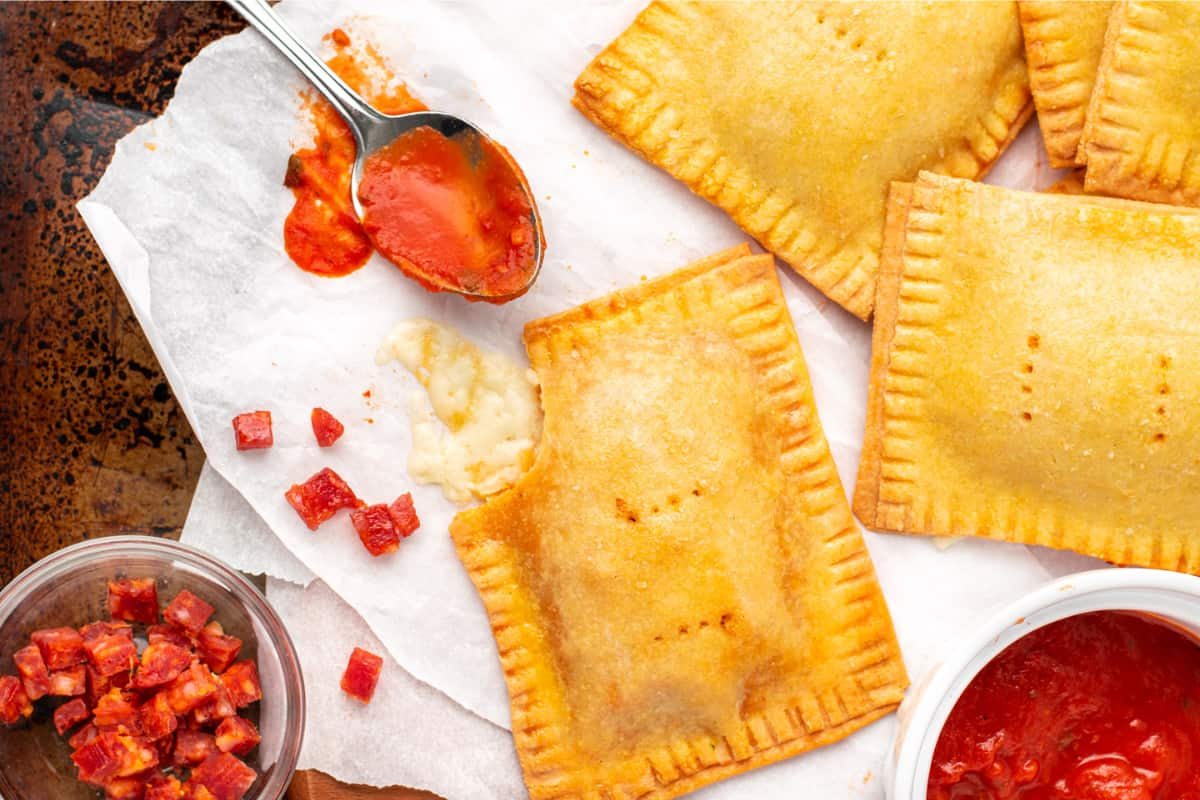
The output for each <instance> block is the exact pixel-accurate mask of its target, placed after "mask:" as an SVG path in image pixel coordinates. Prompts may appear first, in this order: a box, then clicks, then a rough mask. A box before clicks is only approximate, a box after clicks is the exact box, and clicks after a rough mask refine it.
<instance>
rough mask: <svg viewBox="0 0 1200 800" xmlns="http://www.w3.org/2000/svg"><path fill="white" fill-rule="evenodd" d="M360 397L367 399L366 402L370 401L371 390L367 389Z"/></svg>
mask: <svg viewBox="0 0 1200 800" xmlns="http://www.w3.org/2000/svg"><path fill="white" fill-rule="evenodd" d="M362 396H363V397H365V398H367V399H368V400H370V399H371V390H370V389H367V390H366V391H365V392H363V394H362Z"/></svg>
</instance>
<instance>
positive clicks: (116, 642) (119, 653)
mask: <svg viewBox="0 0 1200 800" xmlns="http://www.w3.org/2000/svg"><path fill="white" fill-rule="evenodd" d="M83 649H84V650H86V651H87V657H88V662H89V663H90V665H91V666H92V667H93V668H94V669H95V670H96V672H97V673H99V674H100V675H101V676H104V677H108V676H109V675H116V674H117V673H118V672H129V670H131V669H133V665H134V664H136V663H137V657H138V655H137V645H136V644H134V643H133V639H132V638H130V637H126V636H124V635H123V634H120V633H114V634H110V635H108V636H100V637H96V638H93V639H92V640H91V641H90V642H87V641H85V642H84V645H83Z"/></svg>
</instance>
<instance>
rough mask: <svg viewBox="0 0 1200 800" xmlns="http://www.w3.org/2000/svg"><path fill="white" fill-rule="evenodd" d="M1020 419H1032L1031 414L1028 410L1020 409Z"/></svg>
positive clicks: (1027, 420) (1028, 420)
mask: <svg viewBox="0 0 1200 800" xmlns="http://www.w3.org/2000/svg"><path fill="white" fill-rule="evenodd" d="M1021 419H1023V420H1025V421H1026V422H1030V421H1031V420H1033V414H1031V413H1029V412H1028V411H1022V412H1021Z"/></svg>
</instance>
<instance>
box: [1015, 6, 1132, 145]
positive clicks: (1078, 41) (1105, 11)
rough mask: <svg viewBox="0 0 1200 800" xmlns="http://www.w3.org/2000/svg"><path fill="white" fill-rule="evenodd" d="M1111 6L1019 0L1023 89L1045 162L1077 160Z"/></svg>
mask: <svg viewBox="0 0 1200 800" xmlns="http://www.w3.org/2000/svg"><path fill="white" fill-rule="evenodd" d="M1112 6H1113V4H1112V3H1110V2H1100V1H1099V0H1021V2H1020V9H1021V30H1022V31H1023V32H1024V34H1025V57H1026V59H1027V60H1028V62H1029V88H1030V89H1031V90H1032V91H1033V104H1034V106H1035V107H1036V108H1037V116H1038V125H1040V126H1041V129H1042V138H1043V139H1044V140H1045V142H1046V152H1047V153H1048V154H1049V155H1050V164H1051V166H1055V167H1073V166H1075V165H1076V164H1082V163H1083V160H1082V157H1081V156H1082V154H1079V138H1080V135H1081V134H1082V133H1083V122H1084V120H1085V119H1086V118H1087V108H1088V100H1090V99H1091V96H1092V86H1093V85H1094V84H1095V83H1096V70H1097V68H1098V67H1099V65H1100V54H1101V53H1102V52H1103V51H1104V31H1105V30H1106V29H1107V28H1108V17H1109V14H1110V13H1111V12H1112Z"/></svg>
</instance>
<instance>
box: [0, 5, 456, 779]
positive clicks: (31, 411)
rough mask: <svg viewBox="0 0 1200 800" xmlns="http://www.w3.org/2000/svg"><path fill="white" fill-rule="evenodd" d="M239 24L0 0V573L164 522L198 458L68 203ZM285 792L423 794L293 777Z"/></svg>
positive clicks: (171, 531) (154, 11) (170, 531)
mask: <svg viewBox="0 0 1200 800" xmlns="http://www.w3.org/2000/svg"><path fill="white" fill-rule="evenodd" d="M242 27H243V23H241V21H240V20H239V19H238V18H237V17H236V16H235V15H234V14H233V13H232V12H231V11H229V10H228V9H227V8H225V7H224V6H223V5H222V4H220V3H216V2H192V3H164V2H134V3H107V2H87V3H42V2H36V3H35V2H17V3H0V585H3V584H5V583H7V582H8V581H10V580H12V578H13V577H14V576H15V575H16V574H17V573H18V572H20V571H21V570H23V569H25V567H27V566H29V565H30V564H32V563H33V562H34V561H36V560H37V559H39V558H41V557H42V556H45V555H47V554H49V553H51V552H53V551H55V550H57V549H59V548H61V547H65V546H66V545H69V544H73V543H75V542H78V541H81V540H83V539H86V538H92V537H95V536H104V535H109V534H116V533H140V534H147V535H152V536H171V537H175V536H178V535H179V531H180V528H181V526H182V525H183V520H184V517H185V516H186V514H187V509H188V505H189V504H190V502H191V496H192V492H193V490H194V489H195V485H196V480H197V478H198V477H199V474H200V467H201V465H202V464H203V463H204V453H203V451H202V450H201V449H200V445H199V444H198V443H197V441H196V439H195V437H194V436H193V435H192V432H191V429H190V428H189V427H188V423H187V420H186V419H185V418H184V416H183V414H182V412H181V411H180V409H179V407H178V405H177V404H176V403H175V400H174V398H173V397H172V396H171V391H170V388H169V387H168V385H167V382H166V380H165V379H164V378H163V375H162V372H161V370H160V369H159V367H158V363H157V361H156V360H155V358H154V354H153V352H152V351H151V350H150V346H149V345H148V344H147V342H146V340H145V337H144V336H143V335H142V331H141V328H140V327H139V326H138V323H137V320H136V319H135V318H134V316H133V314H132V312H131V310H130V308H129V305H128V304H127V303H126V301H125V297H124V295H123V294H122V293H121V290H120V288H119V287H118V286H117V282H116V279H115V278H114V277H113V276H112V273H111V272H110V271H109V269H108V266H107V265H106V264H105V262H104V257H103V255H102V254H101V253H100V250H99V248H97V247H96V244H95V242H93V241H92V238H91V235H90V234H89V233H88V232H87V228H86V227H85V226H84V224H83V220H82V219H80V217H79V215H78V214H77V213H76V211H75V203H76V201H77V200H79V199H80V198H81V197H83V196H84V195H86V194H87V193H88V192H89V191H91V189H92V188H93V187H94V186H95V185H96V182H97V181H98V180H99V179H100V176H101V174H102V173H103V172H104V168H105V167H106V166H107V165H108V162H109V159H110V158H111V157H112V152H113V146H114V144H115V143H116V141H117V140H118V139H119V138H121V136H123V135H124V134H125V133H127V132H128V131H129V130H130V129H132V128H133V127H135V126H136V125H139V124H141V123H143V122H145V121H147V120H148V119H150V118H151V117H153V116H155V115H157V114H160V113H161V112H162V111H163V109H164V107H165V106H166V103H167V101H168V100H169V99H170V97H171V94H172V93H173V91H174V87H175V81H176V79H177V78H178V77H179V71H180V69H181V68H182V66H183V65H184V64H185V63H186V62H187V61H188V60H189V59H190V58H192V57H193V56H194V55H195V54H196V53H197V52H199V50H200V48H202V47H203V46H204V45H206V44H208V43H209V42H211V41H213V40H214V39H216V38H218V37H220V36H223V35H225V34H228V33H233V32H235V31H238V30H240V29H241V28H242ZM288 796H289V798H290V799H291V800H360V799H365V798H371V800H418V798H419V799H420V800H428V799H429V798H433V797H434V796H433V795H431V794H428V793H425V792H417V791H414V790H411V789H404V788H392V789H371V788H367V787H361V786H348V785H345V784H340V783H338V782H337V781H334V780H333V779H332V778H330V777H329V776H327V775H324V774H322V773H319V772H302V773H300V774H298V775H297V776H296V779H295V781H294V782H293V785H292V788H291V791H290V792H289V795H288Z"/></svg>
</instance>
